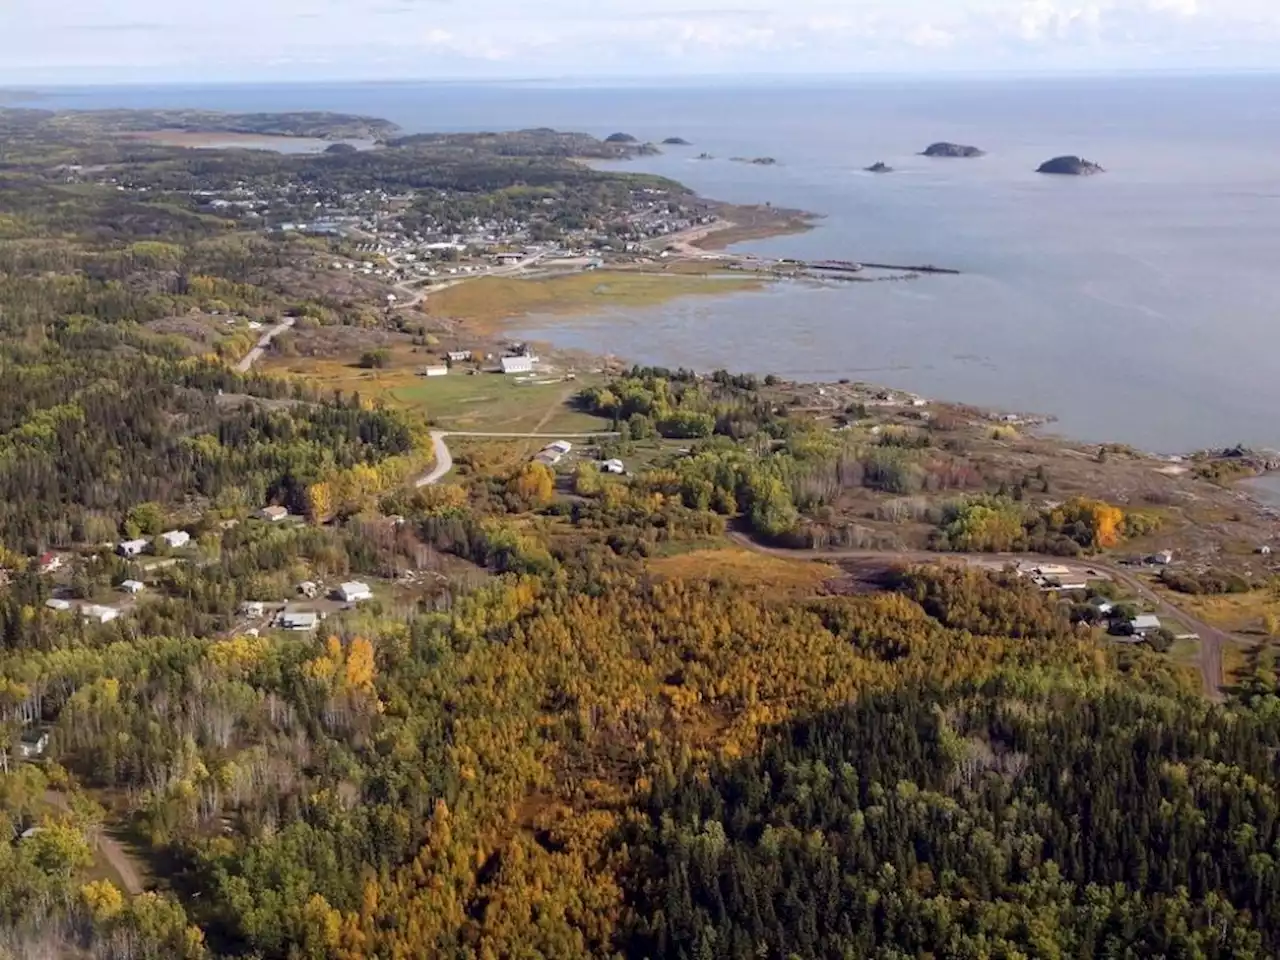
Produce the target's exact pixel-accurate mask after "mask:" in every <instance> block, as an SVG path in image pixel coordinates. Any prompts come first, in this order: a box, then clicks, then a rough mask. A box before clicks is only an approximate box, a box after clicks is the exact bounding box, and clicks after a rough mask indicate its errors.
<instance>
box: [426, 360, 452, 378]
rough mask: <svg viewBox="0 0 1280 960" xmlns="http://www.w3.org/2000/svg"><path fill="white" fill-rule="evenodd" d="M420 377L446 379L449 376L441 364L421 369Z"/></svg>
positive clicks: (446, 368)
mask: <svg viewBox="0 0 1280 960" xmlns="http://www.w3.org/2000/svg"><path fill="white" fill-rule="evenodd" d="M422 375H423V376H424V377H447V376H448V375H449V368H448V367H446V366H445V365H444V364H443V363H439V364H435V365H433V366H430V367H423V368H422Z"/></svg>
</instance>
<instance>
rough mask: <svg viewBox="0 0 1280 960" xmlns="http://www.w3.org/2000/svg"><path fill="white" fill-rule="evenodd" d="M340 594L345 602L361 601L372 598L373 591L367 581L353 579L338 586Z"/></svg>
mask: <svg viewBox="0 0 1280 960" xmlns="http://www.w3.org/2000/svg"><path fill="white" fill-rule="evenodd" d="M338 596H339V597H340V598H341V599H342V601H343V602H344V603H360V602H362V601H364V600H372V599H373V591H372V590H370V589H369V585H368V584H367V583H360V582H359V581H354V580H353V581H351V582H350V583H344V584H343V585H342V586H340V587H339V588H338Z"/></svg>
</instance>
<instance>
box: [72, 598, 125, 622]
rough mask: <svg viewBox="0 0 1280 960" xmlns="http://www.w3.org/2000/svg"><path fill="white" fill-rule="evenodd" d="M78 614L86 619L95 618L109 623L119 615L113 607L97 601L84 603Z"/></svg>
mask: <svg viewBox="0 0 1280 960" xmlns="http://www.w3.org/2000/svg"><path fill="white" fill-rule="evenodd" d="M80 616H82V617H84V618H85V619H86V620H97V621H98V622H99V623H110V622H111V621H112V620H115V619H116V618H117V617H119V616H120V611H119V610H117V609H116V608H115V607H104V606H101V605H100V604H97V603H90V604H86V605H85V606H83V607H81V608H80Z"/></svg>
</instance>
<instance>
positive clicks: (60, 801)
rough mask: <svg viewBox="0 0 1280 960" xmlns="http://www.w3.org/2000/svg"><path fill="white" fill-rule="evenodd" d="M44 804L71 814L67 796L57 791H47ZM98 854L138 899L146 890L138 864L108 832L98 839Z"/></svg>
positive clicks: (127, 890)
mask: <svg viewBox="0 0 1280 960" xmlns="http://www.w3.org/2000/svg"><path fill="white" fill-rule="evenodd" d="M44 802H45V803H47V804H48V805H49V806H51V807H53V808H55V809H57V810H61V811H62V812H63V813H70V812H71V805H70V804H68V803H67V798H66V795H65V794H62V793H59V792H58V791H57V790H46V791H45V793H44ZM98 852H99V853H101V854H102V857H103V859H104V860H106V861H107V863H109V864H111V869H113V870H114V871H115V872H116V874H117V876H119V877H120V882H121V883H122V884H124V889H125V892H126V893H127V894H129V896H131V897H136V896H137V895H138V894H140V893H142V891H143V890H145V889H146V884H144V883H143V882H142V869H141V867H140V866H139V864H138V862H137V861H136V860H135V859H134V858H133V856H132V855H131V854H130V853H129V852H128V851H127V850H125V848H124V847H123V846H121V845H120V843H119V842H118V841H117V840H116V839H115V838H113V837H112V836H111V835H110V834H109V833H107V832H106V830H103V831H102V833H101V835H100V836H99V837H98Z"/></svg>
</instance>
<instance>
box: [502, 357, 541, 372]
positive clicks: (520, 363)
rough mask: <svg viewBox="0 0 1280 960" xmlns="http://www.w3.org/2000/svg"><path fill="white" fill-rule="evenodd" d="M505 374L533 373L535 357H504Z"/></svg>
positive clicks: (503, 370) (503, 369) (503, 368)
mask: <svg viewBox="0 0 1280 960" xmlns="http://www.w3.org/2000/svg"><path fill="white" fill-rule="evenodd" d="M502 372H503V373H533V357H530V356H522V357H503V358H502Z"/></svg>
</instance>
